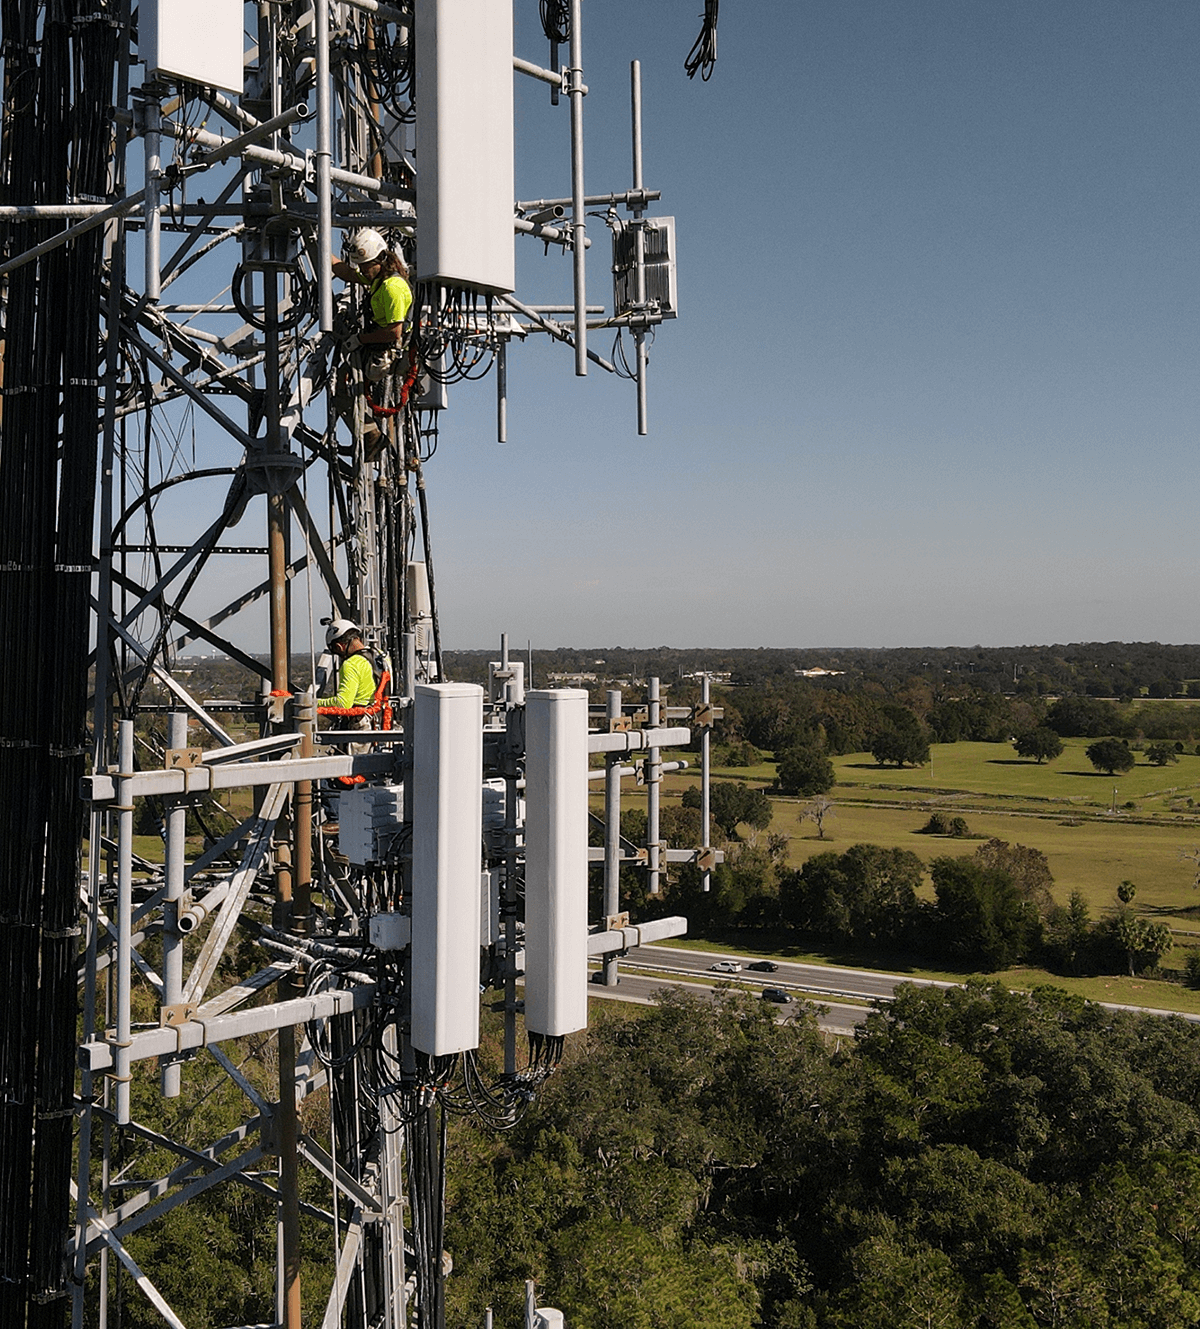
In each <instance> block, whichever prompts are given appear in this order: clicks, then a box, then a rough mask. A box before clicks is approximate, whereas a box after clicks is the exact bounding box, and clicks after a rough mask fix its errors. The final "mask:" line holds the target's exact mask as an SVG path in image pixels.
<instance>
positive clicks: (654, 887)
mask: <svg viewBox="0 0 1200 1329" xmlns="http://www.w3.org/2000/svg"><path fill="white" fill-rule="evenodd" d="M635 63H636V62H635ZM660 709H661V707H660V705H659V693H658V679H657V678H651V679H648V680H647V682H646V711H647V715H646V719H647V722H648V724H649V726H650V728H651V730H654V729H657V728H658V722H659V711H660ZM645 779H646V877H647V881H646V889H647V891H648V892H649V893H650V894H651V895H657V894H658V892H659V879H658V873H659V864H658V848H659V838H658V837H659V827H658V822H659V797H658V796H659V785H660V784H661V782H662V757H661V755H660V753H659V750H658V748H651V749H650V751H649V752H648V753H647V754H646V763H645Z"/></svg>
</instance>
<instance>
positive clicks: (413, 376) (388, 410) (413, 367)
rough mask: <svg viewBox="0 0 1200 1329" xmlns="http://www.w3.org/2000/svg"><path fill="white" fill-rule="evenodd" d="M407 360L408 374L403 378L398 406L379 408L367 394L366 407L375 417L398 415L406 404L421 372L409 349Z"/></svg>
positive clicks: (417, 360)
mask: <svg viewBox="0 0 1200 1329" xmlns="http://www.w3.org/2000/svg"><path fill="white" fill-rule="evenodd" d="M408 359H409V364H408V373H407V374H406V375H405V376H404V387H403V388H401V390H400V405H399V406H379V405H377V404H376V403H375V402H373V401H372V400H371V394H370V393H369V392H368V393H367V405H368V406H369V407H370V408H371V410H372V412H373V413H374V414H375V415H399V414H400V412H401V411H402V410H404V408H405V406H406V405H407V404H408V394H409V393H410V392H411V391H412V386H413V384H414V383H415V382H416V381H417V375H418V374H419V373H420V372H421V361H420V358H419V357H418V355H417V353H416V351H415V350H413V349H412V348H411V347H410V348H409V353H408Z"/></svg>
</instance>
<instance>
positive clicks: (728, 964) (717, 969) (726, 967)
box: [708, 960, 742, 974]
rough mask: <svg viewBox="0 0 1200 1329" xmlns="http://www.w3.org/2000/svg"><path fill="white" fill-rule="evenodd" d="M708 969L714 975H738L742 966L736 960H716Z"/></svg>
mask: <svg viewBox="0 0 1200 1329" xmlns="http://www.w3.org/2000/svg"><path fill="white" fill-rule="evenodd" d="M708 967H709V969H710V970H712V972H713V973H714V974H740V973H741V972H742V966H741V965H740V964H738V962H737V961H736V960H718V961H717V962H716V964H710V965H709V966H708Z"/></svg>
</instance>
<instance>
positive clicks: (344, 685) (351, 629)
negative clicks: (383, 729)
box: [317, 618, 375, 729]
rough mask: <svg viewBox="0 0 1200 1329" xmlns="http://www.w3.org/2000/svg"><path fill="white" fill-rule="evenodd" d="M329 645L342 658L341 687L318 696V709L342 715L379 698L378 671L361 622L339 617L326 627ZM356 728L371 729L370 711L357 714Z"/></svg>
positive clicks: (354, 724) (340, 670)
mask: <svg viewBox="0 0 1200 1329" xmlns="http://www.w3.org/2000/svg"><path fill="white" fill-rule="evenodd" d="M325 645H326V646H327V647H328V648H329V649H330V650H331V651H332V652H333V653H334V655H335V656H336V657H337V659H338V674H337V691H336V692H335V693H334V694H333V695H332V696H328V697H319V698H318V699H317V711H318V713H320V712H321V711H325V712H326V713H332V714H334V715H342V714H345V713H346V712H348V711H353V710H355V709H357V708H358V707H364V706H365V707H371V706H373V704H374V701H375V671H374V670H373V669H372V668H371V661H370V659H369V658H368V657H367V654H366V649H367V648H366V644H365V643H364V641H363V639H362V633H361V632H360V631H359V629H358V626H357V624H355V623H351V622H350V620H349V619H346V618H335V619H334V620H333V621H332V622H331V623H330V624H329V627H328V628H327V629H326V631H325ZM350 727H351V728H354V729H370V727H371V721H370V718H369V717H368V716H366V715H361V714H360V715H356V716H353V718H352V723H351V725H350Z"/></svg>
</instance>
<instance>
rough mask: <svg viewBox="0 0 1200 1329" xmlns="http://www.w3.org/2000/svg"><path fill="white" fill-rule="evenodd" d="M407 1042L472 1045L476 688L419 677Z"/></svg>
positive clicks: (431, 1046) (475, 1015)
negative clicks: (409, 1033) (422, 680)
mask: <svg viewBox="0 0 1200 1329" xmlns="http://www.w3.org/2000/svg"><path fill="white" fill-rule="evenodd" d="M413 707H414V709H413V788H412V810H413V838H412V854H413V862H412V939H413V945H412V1042H413V1046H414V1047H415V1048H417V1049H418V1050H419V1051H421V1052H425V1053H428V1055H429V1056H431V1057H443V1056H447V1055H450V1054H451V1053H456V1052H465V1051H466V1050H468V1049H469V1048H474V1047H478V1045H479V929H480V917H479V915H480V898H479V897H480V889H479V877H480V870H481V854H480V841H481V838H482V834H483V826H482V795H481V782H482V777H483V689H482V688H481V687H478V686H477V685H475V684H474V683H425V684H421V685H419V686H418V687H417V688H416V693H415V697H414V702H413Z"/></svg>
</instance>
